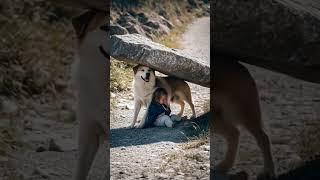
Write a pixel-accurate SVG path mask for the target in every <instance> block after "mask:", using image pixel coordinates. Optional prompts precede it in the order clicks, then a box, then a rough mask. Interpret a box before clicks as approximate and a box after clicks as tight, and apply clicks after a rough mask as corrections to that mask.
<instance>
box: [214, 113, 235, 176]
mask: <svg viewBox="0 0 320 180" xmlns="http://www.w3.org/2000/svg"><path fill="white" fill-rule="evenodd" d="M218 118H220V117H215V122H214V125H213V131H214V133H217V134H220V135H221V136H223V137H224V138H225V140H226V142H227V152H226V155H225V158H224V159H223V160H222V161H221V162H220V163H219V164H218V165H217V166H216V168H215V170H217V171H218V172H221V173H226V172H228V171H229V170H230V169H231V168H232V166H233V164H234V161H235V158H236V155H237V151H238V144H239V135H240V132H239V130H238V129H237V128H236V127H235V126H233V125H232V124H230V123H228V122H225V121H226V120H225V119H218Z"/></svg>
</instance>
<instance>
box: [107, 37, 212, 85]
mask: <svg viewBox="0 0 320 180" xmlns="http://www.w3.org/2000/svg"><path fill="white" fill-rule="evenodd" d="M110 39H111V50H110V51H111V52H110V55H111V56H112V57H113V58H115V59H117V60H121V61H125V62H128V63H136V64H142V65H145V66H148V67H151V68H154V69H155V70H157V71H159V72H161V73H164V74H167V75H171V76H175V77H177V78H181V79H184V80H186V81H189V82H192V83H195V84H199V85H201V86H204V87H210V67H208V66H206V65H204V64H201V63H199V61H200V60H197V57H193V56H191V55H187V54H185V53H183V52H182V51H180V50H175V49H170V48H168V47H166V46H164V45H161V44H158V43H155V42H153V41H152V40H150V39H148V38H146V37H144V36H142V35H139V34H126V35H113V36H111V38H110Z"/></svg>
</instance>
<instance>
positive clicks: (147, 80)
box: [141, 76, 149, 82]
mask: <svg viewBox="0 0 320 180" xmlns="http://www.w3.org/2000/svg"><path fill="white" fill-rule="evenodd" d="M141 79H142V80H143V81H144V82H149V78H148V79H144V78H143V77H142V76H141Z"/></svg>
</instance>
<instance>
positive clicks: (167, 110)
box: [163, 105, 171, 116]
mask: <svg viewBox="0 0 320 180" xmlns="http://www.w3.org/2000/svg"><path fill="white" fill-rule="evenodd" d="M163 106H164V107H165V111H166V112H165V114H166V115H168V116H169V115H170V114H171V109H170V107H169V106H167V105H163Z"/></svg>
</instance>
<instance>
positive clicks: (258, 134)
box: [247, 125, 275, 179]
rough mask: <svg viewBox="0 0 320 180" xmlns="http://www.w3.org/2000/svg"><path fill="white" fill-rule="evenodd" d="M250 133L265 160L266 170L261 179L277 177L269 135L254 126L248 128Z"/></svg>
mask: <svg viewBox="0 0 320 180" xmlns="http://www.w3.org/2000/svg"><path fill="white" fill-rule="evenodd" d="M247 129H248V131H249V132H250V133H251V134H252V135H253V136H254V137H255V139H256V142H257V144H258V146H259V148H260V149H261V151H262V154H263V159H264V169H263V172H261V173H260V174H259V177H258V179H259V178H267V179H270V178H272V177H274V176H275V171H274V163H273V158H272V154H271V145H270V140H269V137H268V135H267V134H266V133H265V131H264V130H263V128H262V127H261V126H260V127H256V126H255V127H254V126H252V125H251V126H248V127H247Z"/></svg>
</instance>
